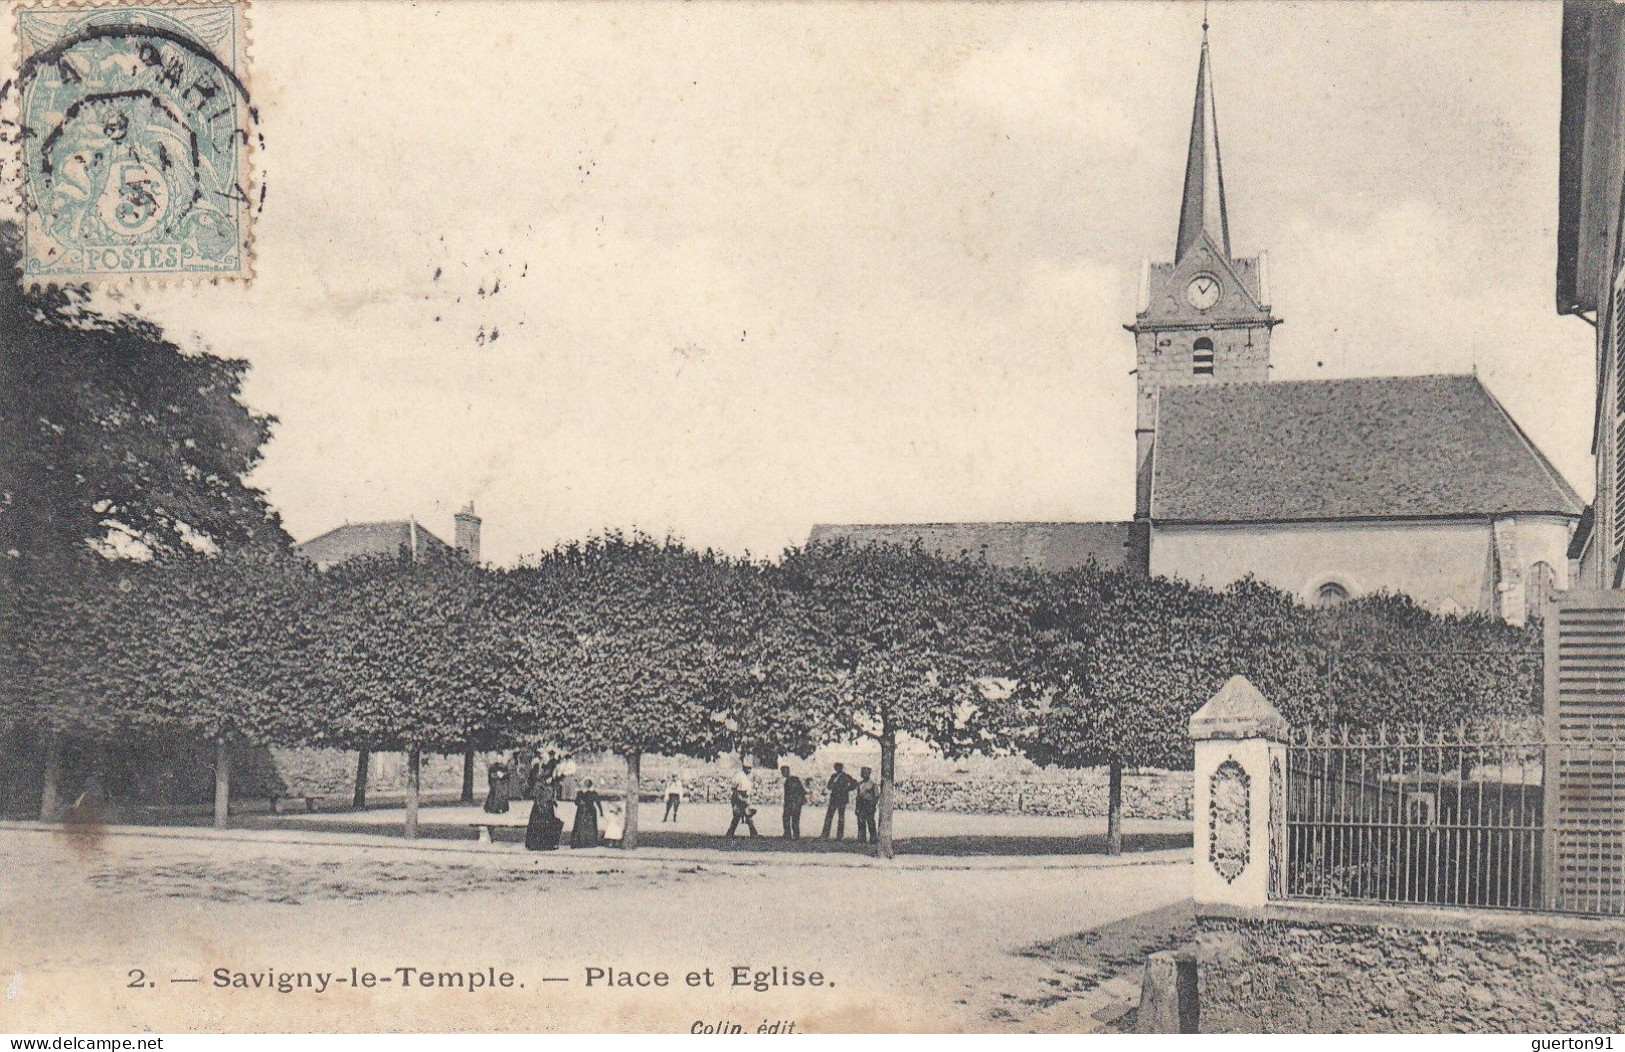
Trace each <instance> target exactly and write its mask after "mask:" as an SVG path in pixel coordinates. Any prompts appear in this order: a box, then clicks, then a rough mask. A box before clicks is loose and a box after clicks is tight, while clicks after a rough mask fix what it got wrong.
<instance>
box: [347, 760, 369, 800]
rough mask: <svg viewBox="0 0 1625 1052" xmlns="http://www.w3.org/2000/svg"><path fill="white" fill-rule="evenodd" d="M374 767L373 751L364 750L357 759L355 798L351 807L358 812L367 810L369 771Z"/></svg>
mask: <svg viewBox="0 0 1625 1052" xmlns="http://www.w3.org/2000/svg"><path fill="white" fill-rule="evenodd" d="M371 766H372V751H371V750H370V749H362V750H361V751H360V752H358V753H356V758H355V797H354V798H353V799H351V801H350V806H351V807H353V808H355V809H356V810H357V811H365V810H366V809H367V770H368V768H370V767H371Z"/></svg>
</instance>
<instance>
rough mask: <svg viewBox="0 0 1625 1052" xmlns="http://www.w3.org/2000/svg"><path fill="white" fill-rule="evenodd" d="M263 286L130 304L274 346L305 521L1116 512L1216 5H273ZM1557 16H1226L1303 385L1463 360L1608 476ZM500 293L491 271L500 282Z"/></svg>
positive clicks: (1282, 362)
mask: <svg viewBox="0 0 1625 1052" xmlns="http://www.w3.org/2000/svg"><path fill="white" fill-rule="evenodd" d="M251 10H252V55H251V69H250V74H249V82H248V86H249V90H250V92H251V94H252V96H253V101H254V102H255V104H256V105H257V106H258V107H259V110H260V114H261V130H262V132H263V134H264V136H265V143H266V145H265V149H264V151H263V152H262V153H261V154H260V155H259V163H260V165H261V170H262V175H263V179H264V182H265V185H266V190H267V192H266V198H265V207H264V211H263V213H262V214H261V216H260V217H259V219H258V220H257V225H256V227H255V235H254V237H255V241H254V243H255V279H254V281H253V283H252V285H251V286H250V287H249V288H246V289H244V288H242V287H238V286H231V285H223V286H218V287H216V286H203V287H166V288H162V289H145V290H138V291H135V292H132V293H129V294H127V295H126V297H125V298H124V299H123V300H122V301H121V303H122V305H123V306H124V307H125V308H126V309H134V310H137V311H138V312H139V313H141V314H143V315H146V316H148V317H151V318H153V319H154V320H156V321H158V322H160V323H161V324H163V325H164V326H165V327H166V329H167V330H168V331H169V332H170V334H171V335H172V336H173V337H174V338H175V339H176V340H177V342H179V343H180V344H181V345H182V346H183V347H188V348H198V347H203V346H207V347H209V348H211V349H213V350H214V351H215V352H217V353H220V354H224V355H229V356H234V357H242V358H246V359H248V360H249V361H250V362H251V363H252V364H253V369H252V373H251V375H250V378H249V380H248V382H247V385H246V388H245V398H246V400H247V401H248V402H249V403H250V404H251V405H252V406H253V407H254V408H256V409H258V410H261V411H263V412H267V413H270V414H273V415H275V416H276V417H277V418H278V420H279V423H278V425H277V427H276V431H275V436H274V438H273V440H272V441H271V443H270V444H269V445H268V446H267V447H266V450H265V461H264V463H263V465H262V466H261V467H260V468H259V469H258V470H257V471H256V473H255V475H254V476H253V481H254V482H255V483H256V484H258V485H260V486H262V487H263V488H264V489H265V490H266V491H267V492H268V493H269V495H270V497H271V499H272V501H273V503H274V504H275V505H276V506H277V507H278V508H279V509H280V510H281V512H282V514H283V516H284V520H285V522H286V525H287V527H288V529H289V531H290V532H291V533H292V534H293V536H294V537H295V539H304V538H307V537H310V536H313V535H315V534H318V533H321V532H323V531H325V530H327V529H329V528H331V527H333V526H336V525H339V524H341V523H343V522H345V521H365V520H371V519H382V518H390V519H395V518H407V517H412V516H415V517H416V518H417V519H418V520H419V521H420V522H421V523H423V524H424V525H425V526H427V527H428V528H429V529H431V530H433V531H435V532H437V533H439V534H440V535H441V536H442V537H446V538H447V539H449V538H450V536H451V530H452V522H451V516H452V513H453V512H454V511H456V510H457V509H458V508H459V507H461V506H462V505H463V504H464V503H466V502H468V501H470V500H472V501H473V502H474V503H475V506H476V508H477V510H478V511H479V513H480V515H481V516H483V518H484V555H485V557H486V558H487V559H488V560H491V561H494V562H497V563H511V562H513V561H515V560H517V559H518V558H520V557H522V556H524V555H527V554H534V553H537V552H540V551H543V550H545V549H547V548H549V547H551V546H552V545H553V544H555V543H557V542H559V541H561V540H568V539H572V538H578V537H583V536H586V535H589V534H591V533H593V532H596V531H598V530H601V529H604V528H632V527H636V528H641V529H644V530H647V531H650V532H653V533H656V534H665V533H668V532H670V533H674V534H676V535H678V536H681V537H683V538H684V539H686V540H687V541H688V542H690V543H692V544H695V545H699V546H715V547H718V548H721V549H724V550H727V551H730V552H735V553H742V552H746V551H749V552H751V553H753V554H756V555H759V556H760V555H773V554H776V553H777V552H778V551H779V550H781V549H782V548H783V547H784V546H785V545H787V544H795V543H799V542H801V541H803V540H805V538H806V535H807V531H808V529H809V528H810V527H811V526H812V525H813V524H814V523H817V522H928V521H1003V520H1093V519H1126V518H1127V517H1129V515H1130V514H1131V511H1132V504H1133V489H1134V482H1133V465H1132V460H1133V448H1134V444H1133V405H1134V380H1133V377H1132V376H1131V375H1130V370H1131V369H1133V367H1134V361H1133V340H1132V337H1131V336H1130V335H1129V334H1128V333H1126V332H1124V331H1123V329H1122V326H1123V324H1124V323H1126V322H1129V321H1131V320H1132V317H1133V313H1134V309H1135V299H1136V291H1137V284H1138V280H1139V274H1140V269H1141V261H1142V260H1143V259H1145V258H1147V257H1151V258H1153V259H1156V260H1165V259H1167V258H1168V257H1169V256H1170V255H1171V253H1172V250H1173V242H1174V235H1175V231H1176V227H1177V223H1178V210H1179V191H1180V185H1181V180H1182V177H1183V167H1184V160H1185V158H1184V153H1185V145H1186V141H1187V137H1188V134H1189V122H1190V115H1191V100H1192V92H1193V90H1194V85H1195V77H1196V62H1197V55H1198V49H1199V46H1200V40H1201V28H1200V23H1201V19H1202V9H1201V7H1200V5H1197V4H1194V3H1190V2H1163V3H1136V4H1129V3H1089V4H1037V3H1034V4H1014V5H985V4H964V5H950V4H936V3H919V4H883V5H864V4H858V3H816V2H809V3H802V4H765V3H764V4H726V5H724V4H709V3H694V4H686V5H678V4H661V3H653V2H648V3H624V4H621V3H604V4H592V5H563V4H557V5H555V4H542V3H534V4H532V3H521V2H510V3H491V4H485V3H475V2H467V3H455V4H446V5H435V4H426V3H425V4H412V5H406V4H386V3H359V2H356V3H348V2H334V3H324V4H321V5H319V6H318V5H316V4H313V3H301V2H293V0H276V2H269V0H263V2H259V3H256V4H254V5H253V7H252V9H251ZM1560 19H1561V12H1560V9H1559V7H1558V6H1557V5H1556V4H1543V3H1542V4H1537V3H1517V4H1488V3H1468V4H1451V3H1442V2H1441V3H1428V4H1363V3H1340V4H1335V5H1334V4H1330V3H1310V4H1294V3H1286V2H1267V3H1215V4H1213V5H1212V8H1211V20H1212V37H1211V39H1212V48H1213V63H1214V80H1215V90H1216V91H1217V107H1218V118H1219V127H1220V138H1221V142H1222V146H1223V156H1224V162H1225V183H1226V190H1227V193H1228V203H1229V216H1230V229H1231V238H1232V242H1233V245H1234V248H1235V251H1236V252H1237V254H1239V255H1251V254H1254V253H1256V252H1258V251H1260V250H1267V251H1268V253H1269V260H1270V263H1269V266H1270V283H1271V291H1272V293H1273V299H1274V306H1275V308H1276V313H1277V315H1279V316H1280V317H1283V318H1284V319H1285V323H1284V324H1283V325H1282V326H1281V327H1280V328H1278V329H1276V330H1275V336H1274V343H1273V348H1274V351H1273V353H1274V361H1275V365H1276V368H1275V371H1274V376H1275V378H1277V379H1289V378H1290V379H1297V378H1310V377H1326V378H1331V377H1349V376H1378V375H1392V374H1411V373H1438V372H1457V373H1459V372H1470V371H1473V370H1475V369H1476V370H1477V372H1478V374H1479V375H1480V377H1482V378H1483V380H1484V382H1485V383H1486V384H1487V385H1488V387H1489V388H1490V390H1491V391H1492V392H1493V393H1494V394H1495V395H1496V396H1497V397H1498V398H1500V399H1501V400H1502V402H1503V403H1504V404H1505V405H1506V406H1507V407H1508V408H1509V409H1510V411H1511V412H1512V414H1513V415H1514V417H1515V418H1516V419H1517V420H1518V421H1519V422H1520V423H1521V424H1522V426H1523V427H1524V428H1525V430H1526V431H1527V432H1528V433H1529V434H1530V436H1531V437H1532V438H1533V439H1534V440H1535V441H1536V442H1537V443H1538V444H1539V445H1540V446H1541V447H1542V448H1543V449H1544V450H1545V451H1546V452H1547V454H1548V455H1549V456H1550V457H1551V458H1552V459H1553V460H1554V462H1555V463H1556V464H1557V465H1558V466H1559V468H1560V469H1561V470H1563V471H1564V473H1565V474H1567V476H1568V477H1569V479H1570V480H1571V481H1572V482H1573V483H1574V484H1575V485H1576V487H1577V488H1579V489H1580V490H1581V492H1582V493H1587V494H1589V492H1590V489H1591V484H1590V472H1591V469H1590V463H1589V456H1588V449H1589V442H1590V425H1591V408H1592V388H1591V382H1592V380H1591V370H1592V364H1591V363H1592V357H1591V356H1592V339H1593V334H1592V330H1591V329H1590V328H1588V327H1587V326H1586V325H1584V324H1583V323H1581V322H1580V321H1578V320H1576V319H1573V318H1559V317H1558V316H1557V315H1556V314H1555V312H1554V308H1553V280H1554V279H1553V275H1554V270H1555V240H1556V232H1555V226H1556V201H1557V131H1558V125H1557V121H1558V101H1559V98H1558V93H1559V83H1558V73H1559V67H1558V62H1559V53H1558V45H1559V33H1560ZM499 282H500V288H499V287H498V283H499Z"/></svg>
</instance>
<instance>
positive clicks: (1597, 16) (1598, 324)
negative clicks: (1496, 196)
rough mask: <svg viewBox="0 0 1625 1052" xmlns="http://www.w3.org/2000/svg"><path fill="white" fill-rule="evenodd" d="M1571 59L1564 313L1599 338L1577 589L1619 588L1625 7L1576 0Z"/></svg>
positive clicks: (1560, 239)
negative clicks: (1590, 477) (1589, 491)
mask: <svg viewBox="0 0 1625 1052" xmlns="http://www.w3.org/2000/svg"><path fill="white" fill-rule="evenodd" d="M1562 61H1563V107H1562V117H1561V120H1560V138H1559V151H1560V154H1559V173H1558V220H1557V311H1558V313H1559V314H1572V315H1574V316H1576V317H1578V318H1581V319H1583V320H1585V321H1586V322H1588V323H1589V324H1590V325H1591V326H1592V327H1593V328H1594V329H1595V330H1596V336H1597V357H1596V361H1597V370H1596V378H1597V389H1596V402H1595V405H1596V417H1595V422H1594V427H1593V429H1592V439H1591V452H1592V456H1593V457H1595V459H1596V473H1597V475H1596V482H1597V488H1596V497H1595V498H1594V502H1593V504H1592V507H1591V508H1590V509H1588V511H1587V514H1586V516H1585V517H1584V519H1583V520H1582V521H1581V524H1580V529H1579V530H1578V531H1577V532H1576V534H1575V539H1574V545H1573V549H1572V551H1571V554H1572V555H1573V556H1574V557H1575V558H1576V559H1577V560H1578V563H1579V573H1578V577H1579V579H1578V581H1577V582H1576V583H1577V584H1579V585H1580V586H1582V587H1588V588H1618V587H1620V586H1621V571H1622V570H1625V558H1622V554H1625V384H1622V383H1621V378H1620V372H1621V364H1622V363H1621V356H1622V355H1625V276H1622V268H1621V262H1622V254H1625V238H1622V237H1621V230H1620V222H1621V219H1622V208H1621V204H1622V195H1625V124H1622V123H1621V121H1622V120H1625V8H1622V7H1620V6H1619V5H1618V4H1615V3H1612V2H1611V0H1567V2H1566V3H1565V4H1564V6H1563V59H1562Z"/></svg>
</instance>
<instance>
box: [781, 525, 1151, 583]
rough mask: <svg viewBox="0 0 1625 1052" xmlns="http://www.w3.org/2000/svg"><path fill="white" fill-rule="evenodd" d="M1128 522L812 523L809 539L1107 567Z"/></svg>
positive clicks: (1122, 543)
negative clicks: (916, 546) (913, 546)
mask: <svg viewBox="0 0 1625 1052" xmlns="http://www.w3.org/2000/svg"><path fill="white" fill-rule="evenodd" d="M1129 525H1130V524H1129V523H1126V522H931V523H921V524H918V525H902V524H895V525H884V526H836V525H823V526H814V527H813V529H812V534H811V535H810V536H809V537H808V538H807V540H808V542H809V543H815V542H818V541H830V540H849V541H852V542H854V543H857V544H864V543H868V544H898V545H906V544H911V543H912V542H913V541H915V540H916V539H918V540H919V541H920V543H921V544H922V545H924V547H925V548H926V550H927V551H931V552H935V553H937V554H939V555H948V556H955V555H968V556H970V557H972V558H979V557H983V556H985V557H986V559H987V561H988V562H989V563H990V564H992V565H994V566H1005V567H1024V566H1025V567H1033V568H1035V569H1040V570H1050V571H1059V570H1069V569H1072V568H1073V567H1076V566H1082V565H1084V564H1085V563H1087V562H1089V561H1090V560H1091V559H1093V560H1094V561H1095V562H1096V563H1097V564H1098V565H1100V566H1101V567H1102V568H1105V569H1117V568H1120V567H1122V566H1123V565H1125V564H1126V562H1127V560H1128V540H1129Z"/></svg>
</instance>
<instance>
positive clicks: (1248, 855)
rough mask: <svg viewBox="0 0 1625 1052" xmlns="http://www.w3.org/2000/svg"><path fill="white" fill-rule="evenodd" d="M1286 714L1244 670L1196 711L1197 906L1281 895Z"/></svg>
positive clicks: (1246, 903) (1259, 902)
mask: <svg viewBox="0 0 1625 1052" xmlns="http://www.w3.org/2000/svg"><path fill="white" fill-rule="evenodd" d="M1289 731H1290V727H1289V726H1288V724H1287V722H1286V719H1285V718H1284V717H1282V715H1281V714H1280V713H1279V712H1277V711H1275V706H1273V705H1271V704H1270V703H1269V701H1268V700H1266V699H1265V697H1264V695H1262V694H1260V693H1259V692H1258V688H1257V687H1255V686H1253V685H1252V684H1251V683H1249V682H1248V681H1247V679H1246V677H1244V676H1232V677H1230V681H1229V682H1228V683H1226V684H1225V685H1224V686H1223V687H1221V688H1220V689H1219V692H1218V693H1217V694H1215V695H1213V697H1212V699H1211V700H1209V701H1208V703H1207V704H1206V705H1203V706H1202V707H1201V708H1200V709H1198V710H1197V712H1196V714H1195V715H1194V716H1192V717H1191V722H1190V734H1191V739H1192V740H1193V741H1194V742H1195V743H1196V765H1195V776H1196V778H1195V781H1196V784H1195V800H1194V807H1193V809H1192V810H1193V816H1194V818H1195V823H1196V830H1195V840H1194V844H1193V846H1194V862H1195V865H1194V867H1193V869H1194V872H1195V880H1194V883H1193V886H1192V889H1191V892H1192V897H1193V898H1194V899H1195V900H1196V905H1197V909H1198V912H1200V909H1201V907H1202V906H1203V905H1204V904H1212V905H1225V906H1239V907H1244V908H1245V907H1261V906H1264V905H1266V904H1267V903H1268V902H1269V900H1270V899H1271V898H1272V897H1280V896H1281V891H1282V887H1283V881H1284V873H1285V863H1286V741H1287V735H1288V732H1289Z"/></svg>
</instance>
